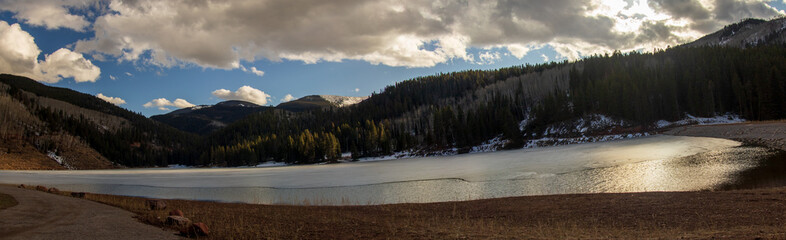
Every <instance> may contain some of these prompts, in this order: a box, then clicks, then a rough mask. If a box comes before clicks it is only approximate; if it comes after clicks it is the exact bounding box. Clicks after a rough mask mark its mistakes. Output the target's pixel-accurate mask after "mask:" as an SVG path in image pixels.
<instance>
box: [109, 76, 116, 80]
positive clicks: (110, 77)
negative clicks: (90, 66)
mask: <svg viewBox="0 0 786 240" xmlns="http://www.w3.org/2000/svg"><path fill="white" fill-rule="evenodd" d="M109 79H112V81H114V80H117V78H116V77H115V76H112V75H109Z"/></svg>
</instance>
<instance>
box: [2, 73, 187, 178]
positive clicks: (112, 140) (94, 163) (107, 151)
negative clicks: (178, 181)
mask: <svg viewBox="0 0 786 240" xmlns="http://www.w3.org/2000/svg"><path fill="white" fill-rule="evenodd" d="M0 90H2V91H0V96H2V97H1V98H0V100H2V101H3V104H2V106H3V107H4V109H0V111H2V112H4V113H9V114H3V119H2V120H3V121H2V122H0V138H3V139H4V141H3V142H2V144H0V149H5V150H6V154H4V155H3V156H2V157H0V160H2V161H3V163H1V164H0V166H8V167H7V168H10V169H19V168H27V167H19V166H28V165H29V168H35V169H52V168H57V167H54V166H53V165H52V164H51V163H52V162H56V163H57V164H56V165H57V166H59V167H60V168H70V169H95V168H112V167H118V166H129V167H136V166H156V165H159V166H161V165H167V164H168V163H169V162H170V161H173V162H174V161H177V162H180V161H184V160H186V159H190V158H191V157H190V156H189V154H191V152H192V151H193V149H194V148H195V146H196V144H198V141H199V138H197V137H195V136H191V135H189V134H187V133H184V132H181V131H178V130H176V129H173V128H171V127H169V126H167V125H164V124H161V123H157V122H155V121H152V120H150V119H148V118H145V117H144V116H141V115H139V114H136V113H133V112H130V111H128V110H125V109H123V108H120V107H117V106H115V105H113V104H110V103H108V102H105V101H104V100H101V99H98V98H96V97H94V96H92V95H88V94H84V93H79V92H76V91H73V90H70V89H65V88H56V87H49V86H46V85H43V84H40V83H38V82H36V81H34V80H32V79H29V78H25V77H18V76H13V75H7V74H3V75H0ZM26 161H29V162H30V163H29V164H28V163H22V162H26ZM32 162H35V163H32ZM4 168H6V167H4Z"/></svg>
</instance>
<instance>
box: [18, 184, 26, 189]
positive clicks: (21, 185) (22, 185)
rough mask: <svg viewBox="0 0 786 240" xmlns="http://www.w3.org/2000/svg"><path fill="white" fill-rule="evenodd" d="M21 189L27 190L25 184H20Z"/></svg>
mask: <svg viewBox="0 0 786 240" xmlns="http://www.w3.org/2000/svg"><path fill="white" fill-rule="evenodd" d="M19 188H27V186H25V185H24V184H19Z"/></svg>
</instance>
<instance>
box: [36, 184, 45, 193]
mask: <svg viewBox="0 0 786 240" xmlns="http://www.w3.org/2000/svg"><path fill="white" fill-rule="evenodd" d="M35 190H38V191H42V192H46V190H47V189H46V187H44V186H41V185H38V186H35Z"/></svg>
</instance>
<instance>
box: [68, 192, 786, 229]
mask: <svg viewBox="0 0 786 240" xmlns="http://www.w3.org/2000/svg"><path fill="white" fill-rule="evenodd" d="M62 194H65V195H67V194H68V193H67V192H63V193H62ZM85 198H86V199H89V200H93V201H97V202H101V203H105V204H108V205H112V206H117V207H120V208H123V209H127V210H129V211H131V212H134V213H136V214H137V217H138V218H139V220H140V221H142V222H145V223H148V224H152V225H156V226H163V225H164V223H163V222H164V219H165V218H166V216H167V213H168V212H169V211H170V210H172V209H180V210H182V211H183V212H184V213H185V215H186V217H188V218H190V219H191V220H193V221H194V222H204V223H206V224H207V225H208V226H209V227H210V231H211V236H210V237H209V238H210V239H369V238H370V239H522V238H523V239H554V238H561V239H564V238H569V239H576V238H590V239H596V238H660V239H663V238H666V239H674V238H688V239H694V238H725V239H738V238H751V239H752V238H755V237H761V238H765V239H786V188H784V187H781V188H769V189H757V190H737V191H718V192H653V193H624V194H572V195H552V196H531V197H514V198H501V199H488V200H477V201H467V202H447V203H428V204H394V205H378V206H280V205H255V204H240V203H215V202H204V201H186V200H166V202H167V204H168V207H167V209H165V210H157V211H151V210H148V208H147V206H146V203H145V201H146V199H145V198H137V197H124V196H113V195H103V194H87V196H86V197H85Z"/></svg>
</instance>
